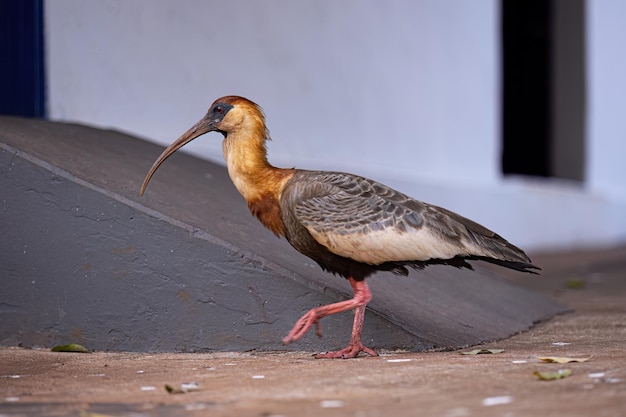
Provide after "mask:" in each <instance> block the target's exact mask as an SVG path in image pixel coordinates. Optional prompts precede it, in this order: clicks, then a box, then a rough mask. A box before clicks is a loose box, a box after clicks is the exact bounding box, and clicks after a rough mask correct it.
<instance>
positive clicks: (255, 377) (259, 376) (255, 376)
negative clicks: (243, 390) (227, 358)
mask: <svg viewBox="0 0 626 417" xmlns="http://www.w3.org/2000/svg"><path fill="white" fill-rule="evenodd" d="M263 378H265V375H252V379H263Z"/></svg>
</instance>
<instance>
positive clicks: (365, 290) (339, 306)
mask: <svg viewBox="0 0 626 417" xmlns="http://www.w3.org/2000/svg"><path fill="white" fill-rule="evenodd" d="M348 280H349V281H350V285H351V286H352V289H353V290H354V297H353V298H352V299H350V300H346V301H341V302H338V303H334V304H329V305H326V306H321V307H317V308H313V309H311V310H309V311H308V312H307V313H306V314H305V315H304V316H302V317H301V318H300V320H298V321H297V322H296V324H295V326H294V327H293V329H291V331H290V332H289V334H288V335H287V337H285V338H284V339H283V343H284V344H289V343H291V342H295V341H296V340H298V339H300V338H301V337H302V336H303V335H304V334H305V333H306V332H307V331H308V330H309V329H310V328H311V327H312V326H313V325H314V324H315V329H316V333H317V335H318V336H321V335H322V326H321V325H320V323H319V320H320V319H321V318H323V317H326V316H329V315H331V314H336V313H341V312H343V311H348V310H352V309H354V310H355V311H354V324H353V326H352V337H351V338H350V343H349V344H348V347H346V348H345V349H342V350H340V351H337V352H328V353H323V354H319V355H316V356H315V357H316V358H318V359H321V358H344V359H347V358H354V357H356V356H357V355H358V354H359V353H360V352H365V353H367V354H369V355H372V356H378V354H377V353H376V352H374V351H373V350H372V349H370V348H368V347H365V346H363V344H362V343H361V333H362V332H363V318H364V316H365V306H366V305H367V303H368V302H369V301H370V300H371V299H372V293H371V292H370V290H369V287H368V286H367V283H366V282H365V281H356V280H354V279H353V278H348Z"/></svg>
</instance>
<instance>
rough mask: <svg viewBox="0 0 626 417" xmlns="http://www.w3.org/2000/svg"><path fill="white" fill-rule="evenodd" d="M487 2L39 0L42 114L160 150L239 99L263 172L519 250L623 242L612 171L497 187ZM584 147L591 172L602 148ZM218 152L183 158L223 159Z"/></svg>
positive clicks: (494, 41)
mask: <svg viewBox="0 0 626 417" xmlns="http://www.w3.org/2000/svg"><path fill="white" fill-rule="evenodd" d="M591 3H592V4H595V3H594V2H591ZM498 4H499V3H498V1H496V0H480V1H472V2H467V1H462V0H454V1H453V0H446V1H441V0H430V1H425V0H421V1H409V0H407V1H391V2H384V1H373V0H372V1H367V0H343V1H340V2H337V1H330V0H306V1H297V2H296V1H289V0H267V1H263V2H260V1H245V0H230V1H228V2H224V1H222V2H217V1H206V0H186V1H182V2H172V1H169V0H152V1H143V0H108V1H96V0H92V1H85V0H54V1H47V2H46V24H47V38H46V39H47V48H48V50H47V52H48V85H49V114H50V117H51V118H52V119H55V120H70V121H79V122H84V123H89V124H92V125H96V126H103V127H113V128H116V129H120V130H124V131H128V132H132V133H134V134H138V135H140V136H143V137H145V138H148V139H150V140H154V141H157V142H159V143H162V144H169V143H170V142H171V141H173V140H174V139H175V138H176V137H178V135H180V134H181V133H182V132H183V131H184V130H186V129H187V128H188V127H189V126H190V125H191V124H192V123H194V122H195V121H196V120H197V119H199V118H200V117H201V116H202V115H203V114H204V112H205V111H206V109H207V108H208V106H209V105H210V103H211V102H212V101H213V100H214V99H215V98H217V97H220V96H222V95H227V94H238V95H243V96H246V97H248V98H250V99H252V100H254V101H257V102H258V103H259V104H261V105H262V106H263V107H264V108H265V110H266V113H267V117H268V125H269V127H270V129H271V132H272V136H273V138H274V141H273V142H272V143H271V144H270V160H271V161H272V162H274V163H275V164H277V165H282V166H293V165H296V166H298V167H301V168H317V169H319V168H322V169H335V170H346V171H352V172H355V173H359V174H363V175H367V176H370V177H374V178H376V179H379V180H382V181H384V182H386V183H388V184H389V185H392V186H395V187H397V188H400V189H401V190H403V191H404V192H406V193H408V194H410V195H412V196H414V197H416V198H418V199H422V200H425V201H430V202H432V203H435V204H440V205H445V206H446V207H448V208H450V209H452V210H455V211H458V212H460V213H461V214H463V215H466V216H468V217H471V218H474V219H475V220H477V221H479V222H481V223H483V224H485V225H486V226H488V227H491V228H493V229H495V230H497V231H498V232H499V233H500V234H502V235H504V236H505V237H507V238H508V239H509V240H511V241H512V242H514V243H516V244H519V245H522V246H525V247H530V248H542V247H573V246H581V245H591V244H598V243H612V242H615V241H617V240H620V239H622V238H626V218H622V217H623V216H621V212H622V211H621V210H622V209H624V208H625V207H626V203H624V201H623V200H622V201H619V200H616V198H614V194H615V193H614V192H613V191H611V190H613V188H614V187H612V185H614V179H613V177H612V175H605V174H602V171H598V170H594V171H593V172H594V174H593V175H591V178H592V181H591V182H590V185H591V186H590V187H589V189H582V190H581V189H580V188H577V187H568V186H562V185H561V184H560V183H557V184H554V183H543V182H541V183H536V182H534V181H530V182H529V181H522V180H519V179H508V180H503V179H502V178H501V176H500V173H499V152H500V138H499V127H500V126H499V114H500V107H499V76H500V75H499V69H498V68H499V67H498V59H499V58H498V47H499V46H498V25H499V10H498ZM621 16H622V17H626V13H624V14H622V15H621ZM617 30H618V31H620V29H619V28H617ZM620 33H621V34H622V35H626V34H625V33H624V30H623V29H621V32H620ZM590 36H591V39H596V38H594V36H596V33H595V32H594V33H593V34H592V35H590ZM605 36H606V35H605ZM605 36H604V37H605ZM604 37H603V36H600V39H599V40H602V41H603V42H605V41H606V39H604ZM623 38H624V37H623V36H622V39H623ZM609 41H610V42H613V43H616V42H617V43H618V44H619V40H617V39H612V38H611V39H609ZM616 47H617V46H616ZM600 53H601V52H600ZM622 74H623V72H622ZM622 83H623V81H622ZM622 97H623V95H622ZM597 100H599V101H600V102H602V101H603V100H604V98H603V97H600V98H597ZM623 100H624V99H623V98H622V102H623ZM622 108H623V106H622ZM598 111H600V110H598ZM608 125H609V126H608V129H609V130H611V129H613V127H614V126H612V125H611V124H610V123H609V124H608ZM592 126H596V128H597V126H603V127H606V126H607V123H606V121H605V120H599V121H598V124H597V125H593V124H592ZM592 129H594V128H592ZM594 132H595V130H594ZM611 134H614V132H611ZM594 135H595V134H592V137H593V138H594V141H595V140H597V141H598V142H597V143H596V142H594V145H596V144H597V148H599V149H595V148H594V150H593V152H592V154H593V155H595V156H593V157H592V158H597V161H598V163H600V164H601V163H602V160H603V159H602V158H603V156H602V152H604V153H607V152H608V153H609V154H610V153H611V151H610V150H607V147H609V145H611V144H612V143H613V141H615V139H614V135H613V136H605V134H604V133H602V132H598V135H599V136H602V138H603V139H599V138H596V137H595V136H594ZM219 140H220V137H219V136H218V135H217V134H213V135H208V136H206V137H203V138H201V139H199V140H197V141H196V142H195V143H193V144H190V145H188V148H187V149H188V150H190V151H192V152H194V153H197V154H199V155H201V156H203V157H207V158H209V159H213V160H220V161H221V155H220V149H221V148H220V146H219ZM603 141H604V142H603ZM607 141H608V143H607ZM155 157H156V155H155ZM591 165H593V164H591ZM624 172H625V171H624V168H622V170H621V173H624ZM611 181H613V182H611ZM604 185H611V187H608V188H607V190H605V187H604ZM609 188H610V189H609ZM606 213H612V214H611V215H610V216H609V217H606V216H605V215H606ZM583 218H584V219H585V221H584V222H583V221H581V219H583ZM607 221H610V223H609V224H606V222H607Z"/></svg>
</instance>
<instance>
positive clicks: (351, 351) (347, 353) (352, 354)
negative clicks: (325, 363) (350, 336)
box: [314, 342, 378, 359]
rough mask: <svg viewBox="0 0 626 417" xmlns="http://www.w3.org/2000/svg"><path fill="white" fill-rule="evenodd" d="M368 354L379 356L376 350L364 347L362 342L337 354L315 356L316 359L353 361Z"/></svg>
mask: <svg viewBox="0 0 626 417" xmlns="http://www.w3.org/2000/svg"><path fill="white" fill-rule="evenodd" d="M361 352H363V353H367V354H368V355H370V356H378V353H376V352H375V351H374V350H372V349H370V348H368V347H366V346H363V344H362V343H361V342H358V343H350V344H349V345H348V347H346V348H344V349H341V350H338V351H336V352H326V353H318V354H317V355H315V356H314V357H315V359H351V358H356V357H357V356H359V353H361Z"/></svg>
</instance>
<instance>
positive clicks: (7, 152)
mask: <svg viewBox="0 0 626 417" xmlns="http://www.w3.org/2000/svg"><path fill="white" fill-rule="evenodd" d="M0 127H1V128H0V180H1V181H0V191H1V193H0V195H1V196H2V197H1V199H0V218H1V222H0V233H1V235H2V239H0V257H1V259H0V261H1V262H0V274H1V275H0V280H1V283H2V291H0V318H1V320H2V327H0V344H1V345H5V346H15V345H18V344H22V345H23V346H47V347H49V346H53V345H55V344H65V343H68V342H78V343H82V344H85V345H87V346H88V347H90V348H92V349H96V350H123V351H151V352H154V351H183V352H198V351H229V350H234V351H244V350H250V349H257V350H276V349H310V350H329V349H337V348H340V347H343V346H344V345H345V343H346V342H347V340H348V338H349V332H350V329H351V324H352V317H351V315H350V314H342V315H337V316H333V317H329V318H325V319H324V320H323V322H322V325H323V327H324V332H325V337H324V338H322V339H318V338H316V337H315V336H314V335H308V336H307V337H306V338H305V339H304V340H302V341H301V342H298V343H297V344H295V345H290V346H288V347H287V348H285V347H282V346H281V345H280V340H281V339H282V337H283V336H284V335H285V334H286V333H287V332H288V330H289V329H290V328H291V326H292V325H293V323H294V322H295V321H296V319H297V318H298V317H300V315H301V314H303V313H304V312H305V311H307V310H308V309H309V308H312V307H315V306H318V305H321V304H326V303H330V302H334V301H338V300H341V299H344V298H346V297H347V296H349V295H350V290H349V286H348V285H347V282H345V280H343V279H340V278H337V277H334V276H332V275H329V274H325V273H323V272H322V271H321V270H320V269H319V267H317V265H315V264H314V263H313V262H312V261H311V260H309V259H308V258H305V257H304V256H302V255H300V254H298V253H297V252H296V251H295V250H293V249H292V248H291V247H290V246H289V245H288V244H287V243H286V242H285V241H284V240H279V239H277V238H276V237H275V236H273V235H272V234H271V233H270V232H268V231H267V230H265V229H264V228H263V227H262V226H261V225H260V224H259V223H258V222H257V221H256V219H254V218H252V216H250V214H249V213H248V210H247V207H246V204H245V201H244V200H243V198H242V197H241V196H240V195H239V194H238V193H237V192H236V190H235V189H234V187H233V186H232V184H231V183H230V180H229V179H228V176H227V173H226V170H225V169H224V168H223V167H221V166H218V165H215V164H211V163H209V162H206V161H202V160H199V159H197V158H193V157H190V156H188V155H184V154H177V155H174V156H173V157H172V158H170V159H169V160H168V161H167V163H165V164H164V165H163V167H162V168H161V169H160V170H159V172H158V173H157V174H156V175H155V177H154V179H153V180H152V182H151V184H150V187H149V188H148V190H147V193H146V196H145V197H143V198H140V197H139V196H138V190H139V187H140V184H141V182H142V180H143V177H144V175H145V173H146V172H147V170H148V168H149V167H150V165H151V164H152V162H153V161H154V159H155V158H156V157H157V156H158V155H159V154H160V153H161V151H162V148H161V147H159V146H155V145H152V144H149V143H147V142H144V141H141V140H139V139H137V138H133V137H130V136H128V135H124V134H121V133H119V132H113V131H106V130H100V129H92V128H89V127H85V126H78V125H71V124H62V123H51V122H46V121H40V120H31V119H19V118H10V117H0ZM201 140H213V141H215V146H216V147H217V146H219V142H220V136H219V135H214V136H210V135H207V137H204V138H203V139H201ZM503 272H504V270H493V269H485V268H481V267H479V268H478V269H477V270H476V271H475V272H472V271H459V270H456V269H454V268H451V267H432V268H428V269H427V270H425V271H423V272H413V273H412V274H411V276H410V277H408V278H400V277H396V276H392V275H390V274H379V275H377V276H375V277H373V278H372V279H370V280H369V282H370V286H371V288H372V291H373V294H374V299H373V301H372V302H371V304H370V309H369V310H368V313H367V315H366V324H365V332H364V340H365V341H366V343H367V344H368V345H369V346H371V347H373V348H385V349H396V348H403V349H409V350H423V349H430V348H454V347H458V346H465V345H469V344H475V343H479V342H482V341H488V340H495V339H500V338H503V337H507V336H509V335H511V334H515V333H517V332H519V331H522V330H526V329H528V328H529V327H531V326H532V325H533V323H535V322H537V321H540V320H543V319H546V318H549V317H551V316H553V315H554V314H557V313H559V312H562V311H564V310H565V309H566V308H565V307H564V306H563V305H561V304H559V303H557V302H554V301H553V300H551V299H550V298H548V297H545V296H544V295H542V294H538V293H536V292H532V291H528V290H526V289H523V288H520V287H519V286H514V285H511V284H510V283H508V282H506V281H504V280H502V279H500V278H499V275H500V274H502V273H503ZM523 277H524V279H525V280H531V281H535V280H542V279H544V277H541V276H530V275H525V274H524V275H523Z"/></svg>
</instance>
